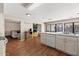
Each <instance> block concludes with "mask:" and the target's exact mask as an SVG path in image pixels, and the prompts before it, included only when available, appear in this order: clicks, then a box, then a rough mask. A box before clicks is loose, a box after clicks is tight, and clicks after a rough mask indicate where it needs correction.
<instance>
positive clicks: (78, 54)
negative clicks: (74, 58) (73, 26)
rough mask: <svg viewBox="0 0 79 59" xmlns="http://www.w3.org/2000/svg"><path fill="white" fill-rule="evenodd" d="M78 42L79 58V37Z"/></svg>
mask: <svg viewBox="0 0 79 59" xmlns="http://www.w3.org/2000/svg"><path fill="white" fill-rule="evenodd" d="M77 41H78V49H77V50H78V56H79V37H78V40H77Z"/></svg>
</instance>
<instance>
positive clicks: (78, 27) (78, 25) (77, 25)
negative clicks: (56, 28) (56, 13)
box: [74, 22, 79, 34]
mask: <svg viewBox="0 0 79 59" xmlns="http://www.w3.org/2000/svg"><path fill="white" fill-rule="evenodd" d="M74 33H75V34H79V22H76V23H74Z"/></svg>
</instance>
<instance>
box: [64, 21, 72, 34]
mask: <svg viewBox="0 0 79 59" xmlns="http://www.w3.org/2000/svg"><path fill="white" fill-rule="evenodd" d="M64 33H73V23H65V24H64Z"/></svg>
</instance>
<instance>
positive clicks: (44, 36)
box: [41, 33, 46, 44]
mask: <svg viewBox="0 0 79 59" xmlns="http://www.w3.org/2000/svg"><path fill="white" fill-rule="evenodd" d="M41 43H43V44H46V35H45V34H44V33H42V34H41Z"/></svg>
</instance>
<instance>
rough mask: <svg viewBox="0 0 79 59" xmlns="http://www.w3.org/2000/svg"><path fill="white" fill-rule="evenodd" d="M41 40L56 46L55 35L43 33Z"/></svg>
mask: <svg viewBox="0 0 79 59" xmlns="http://www.w3.org/2000/svg"><path fill="white" fill-rule="evenodd" d="M41 42H42V43H43V44H46V45H48V46H50V47H53V48H55V35H53V34H46V33H43V34H41Z"/></svg>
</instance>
